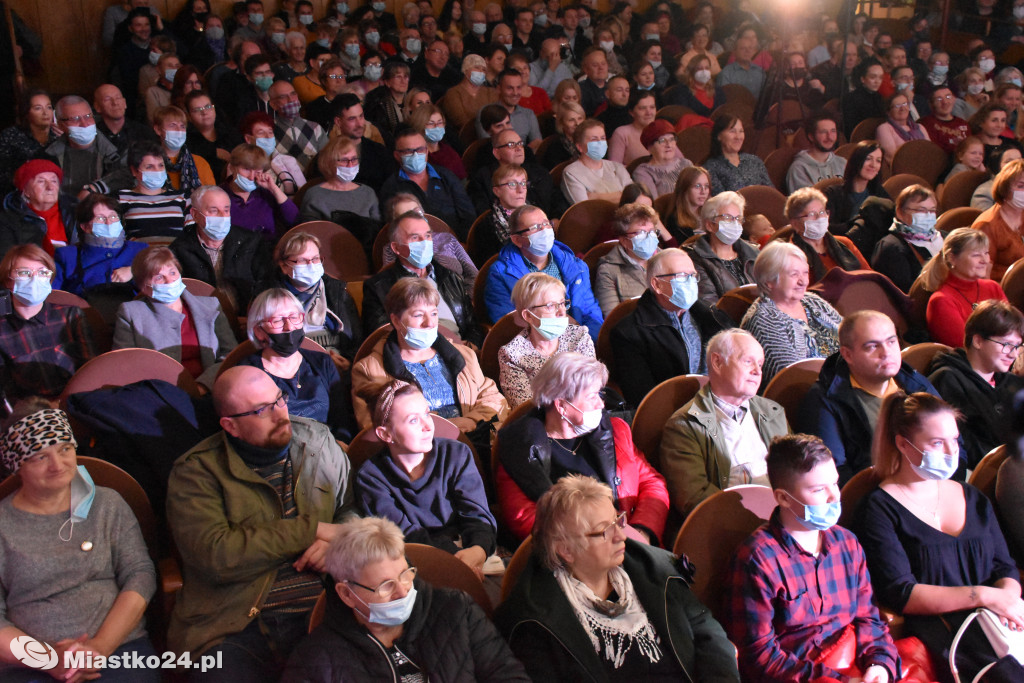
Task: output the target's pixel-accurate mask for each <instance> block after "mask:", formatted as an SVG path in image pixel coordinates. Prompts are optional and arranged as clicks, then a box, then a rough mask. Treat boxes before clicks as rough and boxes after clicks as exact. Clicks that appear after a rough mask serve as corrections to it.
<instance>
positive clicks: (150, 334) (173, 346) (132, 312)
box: [114, 247, 237, 387]
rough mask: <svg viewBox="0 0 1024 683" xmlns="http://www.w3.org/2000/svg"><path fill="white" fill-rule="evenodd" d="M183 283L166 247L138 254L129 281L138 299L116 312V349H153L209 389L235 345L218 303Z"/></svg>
mask: <svg viewBox="0 0 1024 683" xmlns="http://www.w3.org/2000/svg"><path fill="white" fill-rule="evenodd" d="M181 278H182V275H181V264H180V263H179V261H178V259H177V258H176V257H175V255H174V252H173V251H171V250H170V249H169V248H167V247H149V248H147V249H145V250H144V251H140V252H139V253H138V255H136V257H135V260H134V261H132V280H133V281H134V283H135V287H136V289H137V290H138V291H139V296H138V297H137V298H136V299H135V300H134V301H128V302H126V303H123V304H121V306H120V307H119V308H118V309H117V320H116V321H115V323H114V348H115V349H127V348H141V349H155V350H157V351H159V352H161V353H163V354H165V355H167V356H170V357H171V358H173V359H174V360H176V361H178V362H179V363H181V364H182V365H184V366H185V370H186V371H187V372H188V373H189V374H190V375H192V376H193V377H194V378H196V380H197V381H198V382H199V383H200V384H201V385H202V386H204V387H210V386H212V385H213V379H214V377H216V374H217V370H218V368H219V365H220V361H221V360H223V359H224V356H226V355H227V354H228V352H229V351H231V349H233V348H234V347H235V345H236V343H237V342H236V341H235V337H234V335H233V334H232V333H231V327H230V325H229V324H228V320H227V318H226V317H225V316H224V312H223V311H222V310H221V308H220V302H219V301H217V299H216V298H214V297H212V296H193V295H192V294H191V293H190V292H188V291H186V289H185V283H184V282H182V281H181Z"/></svg>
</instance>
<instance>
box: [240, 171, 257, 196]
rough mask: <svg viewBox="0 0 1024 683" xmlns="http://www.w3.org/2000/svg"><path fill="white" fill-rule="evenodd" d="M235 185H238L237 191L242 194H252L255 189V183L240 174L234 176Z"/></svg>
mask: <svg viewBox="0 0 1024 683" xmlns="http://www.w3.org/2000/svg"><path fill="white" fill-rule="evenodd" d="M235 185H238V189H240V190H241V191H242V192H252V191H253V190H255V189H256V181H255V180H253V179H252V178H246V177H245V176H244V175H242V174H241V173H236V174H235Z"/></svg>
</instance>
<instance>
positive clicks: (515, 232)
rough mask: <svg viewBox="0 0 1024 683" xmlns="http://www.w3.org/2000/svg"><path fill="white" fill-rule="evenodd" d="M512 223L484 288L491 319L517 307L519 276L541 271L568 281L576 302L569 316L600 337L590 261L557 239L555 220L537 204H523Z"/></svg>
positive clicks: (488, 313)
mask: <svg viewBox="0 0 1024 683" xmlns="http://www.w3.org/2000/svg"><path fill="white" fill-rule="evenodd" d="M508 224H509V232H510V235H511V237H510V239H509V243H508V244H506V245H505V246H504V247H502V248H501V251H500V252H498V260H497V261H496V262H495V263H494V264H493V265H492V266H491V269H490V271H489V272H488V273H487V283H486V285H485V289H484V302H485V305H486V306H487V315H488V317H489V318H490V322H497V320H498V319H499V318H501V316H503V315H505V314H506V313H508V312H509V311H511V310H513V304H512V288H513V287H514V286H515V283H516V282H517V281H518V280H519V278H521V277H523V276H524V275H526V274H527V273H534V272H537V271H541V272H544V273H547V274H548V275H551V276H552V277H556V278H558V279H559V280H561V281H562V282H563V283H564V284H565V289H566V295H567V298H568V299H569V300H570V301H571V302H572V303H571V304H570V306H569V315H570V316H572V317H573V318H574V319H575V320H576V322H578V323H579V324H581V325H585V326H586V327H587V329H588V330H589V331H590V336H591V338H593V339H597V333H598V331H599V330H600V329H601V323H602V322H604V316H603V315H602V314H601V308H600V307H599V306H598V304H597V299H595V298H594V292H593V291H592V290H591V288H590V272H589V269H588V268H587V264H586V263H584V262H583V260H582V259H580V258H579V257H577V256H576V255H575V254H573V253H572V251H571V250H570V249H569V247H567V246H565V245H564V244H562V243H561V242H556V241H555V231H554V229H553V228H552V227H551V222H550V221H549V220H548V217H547V216H546V215H545V214H544V212H543V211H542V210H541V209H539V208H537V207H536V206H531V205H530V204H524V205H523V206H520V207H519V208H518V209H516V210H515V211H514V212H512V215H511V216H510V217H509V220H508Z"/></svg>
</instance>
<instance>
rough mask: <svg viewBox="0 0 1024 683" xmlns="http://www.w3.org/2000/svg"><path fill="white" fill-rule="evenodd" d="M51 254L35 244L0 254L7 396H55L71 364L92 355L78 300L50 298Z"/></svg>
mask: <svg viewBox="0 0 1024 683" xmlns="http://www.w3.org/2000/svg"><path fill="white" fill-rule="evenodd" d="M54 269H55V265H54V262H53V258H52V257H51V256H50V255H49V254H47V253H46V252H45V251H43V250H42V249H41V248H40V247H38V246H36V245H35V244H20V245H17V246H14V247H11V248H10V249H8V250H7V252H6V253H5V254H4V256H3V260H0V273H2V274H3V286H4V287H5V288H7V289H8V290H10V292H11V296H10V306H11V312H10V313H8V314H7V315H5V316H3V317H2V318H0V389H2V392H3V395H4V396H5V397H6V398H7V400H16V399H18V398H21V397H25V396H34V395H38V396H45V397H47V398H56V397H57V396H58V395H59V394H60V393H61V391H63V390H64V385H65V384H67V382H68V380H69V379H71V376H72V375H73V374H74V372H75V370H77V369H78V368H80V367H82V365H83V364H84V363H85V362H86V361H87V360H89V359H90V358H92V357H93V356H94V355H96V349H95V344H94V341H93V338H92V332H91V330H90V329H89V327H88V326H87V325H86V322H85V316H84V315H83V314H82V310H81V309H80V308H78V307H77V306H68V305H65V304H53V303H49V302H47V301H46V297H47V296H49V295H50V291H51V285H50V280H51V279H52V278H53V271H54Z"/></svg>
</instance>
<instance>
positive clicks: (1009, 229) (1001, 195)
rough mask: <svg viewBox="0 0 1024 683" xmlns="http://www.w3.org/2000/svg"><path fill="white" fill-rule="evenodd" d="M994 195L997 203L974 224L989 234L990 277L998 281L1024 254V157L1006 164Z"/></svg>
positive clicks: (995, 182)
mask: <svg viewBox="0 0 1024 683" xmlns="http://www.w3.org/2000/svg"><path fill="white" fill-rule="evenodd" d="M1018 193H1019V194H1018ZM1018 197H1020V199H1018ZM992 198H993V200H995V204H993V205H992V207H991V208H989V209H986V210H985V211H984V212H982V214H981V215H980V216H978V217H977V218H976V219H975V220H974V223H973V224H972V225H971V227H972V228H974V229H975V230H980V231H981V232H983V233H985V234H986V235H988V249H989V254H990V255H991V256H992V274H991V276H990V277H991V278H992V279H993V280H996V281H997V282H998V281H1000V280H1002V279H1003V275H1005V274H1006V271H1007V269H1008V268H1009V267H1010V266H1011V265H1013V263H1014V262H1015V261H1017V260H1019V259H1021V258H1024V242H1022V241H1021V239H1020V236H1019V234H1018V231H1019V230H1020V226H1021V218H1022V215H1024V161H1021V160H1020V159H1018V160H1016V161H1011V162H1010V163H1008V164H1006V165H1005V166H1003V167H1002V169H1001V170H1000V171H999V173H998V174H997V175H996V177H995V180H994V181H993V183H992Z"/></svg>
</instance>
